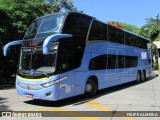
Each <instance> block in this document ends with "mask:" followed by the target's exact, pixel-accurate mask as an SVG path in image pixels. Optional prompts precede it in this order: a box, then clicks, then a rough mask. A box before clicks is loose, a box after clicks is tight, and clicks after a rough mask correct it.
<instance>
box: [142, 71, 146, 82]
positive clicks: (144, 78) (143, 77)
mask: <svg viewBox="0 0 160 120" xmlns="http://www.w3.org/2000/svg"><path fill="white" fill-rule="evenodd" d="M145 80H146V71H145V70H143V72H142V82H143V81H145Z"/></svg>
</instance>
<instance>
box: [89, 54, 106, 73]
mask: <svg viewBox="0 0 160 120" xmlns="http://www.w3.org/2000/svg"><path fill="white" fill-rule="evenodd" d="M106 66H107V55H101V56H98V57H95V58H93V59H91V61H90V63H89V70H102V69H106Z"/></svg>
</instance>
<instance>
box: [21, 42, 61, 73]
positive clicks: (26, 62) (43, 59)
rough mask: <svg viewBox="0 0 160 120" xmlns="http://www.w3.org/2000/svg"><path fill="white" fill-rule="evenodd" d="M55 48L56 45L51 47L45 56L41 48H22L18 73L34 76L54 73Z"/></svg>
mask: <svg viewBox="0 0 160 120" xmlns="http://www.w3.org/2000/svg"><path fill="white" fill-rule="evenodd" d="M57 46H58V43H55V44H53V45H51V47H50V52H49V54H47V55H44V54H42V47H34V48H31V47H30V48H29V47H27V48H26V47H25V48H22V49H21V56H20V64H19V72H20V73H21V74H25V75H26V74H29V75H34V76H35V75H40V74H44V75H45V74H47V73H53V72H55V65H56V54H57Z"/></svg>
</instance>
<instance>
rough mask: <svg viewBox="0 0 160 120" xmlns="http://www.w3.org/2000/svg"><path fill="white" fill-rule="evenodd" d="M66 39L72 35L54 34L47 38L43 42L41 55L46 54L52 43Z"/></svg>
mask: <svg viewBox="0 0 160 120" xmlns="http://www.w3.org/2000/svg"><path fill="white" fill-rule="evenodd" d="M67 37H72V35H71V34H54V35H51V36H49V37H47V38H46V39H45V40H44V42H43V54H48V52H49V48H50V45H51V43H52V42H54V41H56V40H57V39H60V38H67Z"/></svg>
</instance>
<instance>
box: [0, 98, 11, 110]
mask: <svg viewBox="0 0 160 120" xmlns="http://www.w3.org/2000/svg"><path fill="white" fill-rule="evenodd" d="M7 99H8V98H4V97H0V111H12V110H11V109H9V106H7V105H5V103H6V102H7Z"/></svg>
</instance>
